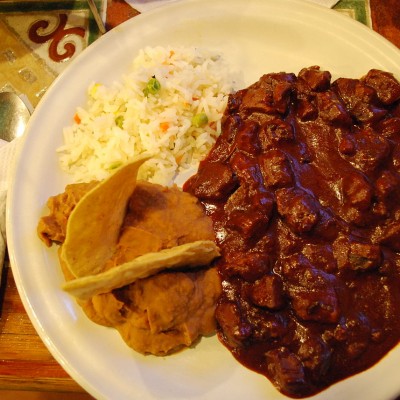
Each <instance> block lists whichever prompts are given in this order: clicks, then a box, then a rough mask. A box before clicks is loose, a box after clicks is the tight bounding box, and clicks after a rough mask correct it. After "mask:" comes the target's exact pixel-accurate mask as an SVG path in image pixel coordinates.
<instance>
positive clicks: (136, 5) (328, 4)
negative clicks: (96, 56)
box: [126, 0, 338, 13]
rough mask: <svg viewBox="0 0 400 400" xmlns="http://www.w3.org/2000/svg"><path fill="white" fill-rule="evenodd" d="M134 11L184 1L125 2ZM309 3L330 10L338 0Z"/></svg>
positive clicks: (142, 10)
mask: <svg viewBox="0 0 400 400" xmlns="http://www.w3.org/2000/svg"><path fill="white" fill-rule="evenodd" d="M126 1H127V3H129V4H130V5H131V6H132V7H133V8H134V9H135V10H138V11H140V12H141V13H144V12H146V11H148V10H151V9H152V8H155V7H159V6H162V5H163V4H168V3H172V2H173V1H184V0H126ZM303 1H308V2H310V3H316V4H319V5H321V6H323V7H328V8H332V7H333V6H334V5H335V4H336V3H337V2H338V0H303Z"/></svg>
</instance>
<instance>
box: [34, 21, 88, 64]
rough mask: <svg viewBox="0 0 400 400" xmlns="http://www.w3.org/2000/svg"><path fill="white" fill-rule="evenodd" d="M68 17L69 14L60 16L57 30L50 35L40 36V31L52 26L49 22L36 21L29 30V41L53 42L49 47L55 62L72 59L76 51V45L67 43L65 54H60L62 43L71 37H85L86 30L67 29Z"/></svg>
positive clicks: (78, 28) (77, 28)
mask: <svg viewBox="0 0 400 400" xmlns="http://www.w3.org/2000/svg"><path fill="white" fill-rule="evenodd" d="M67 20H68V16H67V14H59V23H58V26H57V27H56V29H55V30H54V31H53V32H51V33H48V34H44V35H40V33H39V30H40V29H47V28H48V27H49V25H50V23H49V21H46V20H40V21H36V22H35V23H34V24H32V26H31V27H30V29H29V32H28V35H29V39H30V40H32V42H34V43H38V44H42V43H46V42H48V41H51V43H50V47H49V57H50V58H51V59H52V60H53V61H55V62H62V61H65V60H68V59H69V58H71V57H72V56H73V55H74V54H75V51H76V46H75V44H73V43H71V42H67V43H65V44H64V52H61V53H60V52H59V44H60V42H61V41H62V40H63V39H64V38H65V37H66V36H69V35H78V36H81V37H84V36H85V29H84V28H80V27H74V28H67V29H65V26H66V24H67Z"/></svg>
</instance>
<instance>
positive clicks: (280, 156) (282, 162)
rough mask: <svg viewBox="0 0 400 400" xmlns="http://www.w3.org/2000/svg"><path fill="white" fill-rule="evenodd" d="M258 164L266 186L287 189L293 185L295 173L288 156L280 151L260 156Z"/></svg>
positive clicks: (274, 150) (276, 150)
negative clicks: (286, 187)
mask: <svg viewBox="0 0 400 400" xmlns="http://www.w3.org/2000/svg"><path fill="white" fill-rule="evenodd" d="M258 162H259V164H260V169H261V173H262V176H263V178H264V183H265V186H267V187H270V186H271V187H274V188H276V187H285V186H290V185H292V184H293V173H292V169H291V166H290V163H289V160H288V157H287V156H286V154H285V153H284V152H283V151H281V150H278V149H273V150H268V151H266V152H264V153H263V154H262V155H260V156H259V158H258Z"/></svg>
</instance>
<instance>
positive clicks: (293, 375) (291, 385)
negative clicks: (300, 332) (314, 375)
mask: <svg viewBox="0 0 400 400" xmlns="http://www.w3.org/2000/svg"><path fill="white" fill-rule="evenodd" d="M265 360H266V364H267V370H268V372H267V374H268V376H269V377H270V379H271V380H272V382H273V383H274V385H275V386H277V387H278V388H279V390H281V391H282V392H283V393H286V394H288V395H294V394H298V393H299V392H303V391H304V390H305V389H306V387H307V386H308V384H307V379H306V376H305V372H304V367H303V364H302V363H301V361H300V360H299V359H298V357H297V356H296V355H295V354H294V353H292V352H290V351H289V350H288V349H287V348H284V347H281V348H279V349H274V350H269V351H268V352H267V353H266V354H265Z"/></svg>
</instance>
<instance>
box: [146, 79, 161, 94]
mask: <svg viewBox="0 0 400 400" xmlns="http://www.w3.org/2000/svg"><path fill="white" fill-rule="evenodd" d="M160 89H161V83H160V82H159V80H158V79H157V78H156V77H155V76H153V77H152V78H150V79H149V81H148V82H147V84H146V87H145V88H144V89H143V93H144V95H145V96H146V97H148V96H149V94H156V93H157V92H159V91H160Z"/></svg>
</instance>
